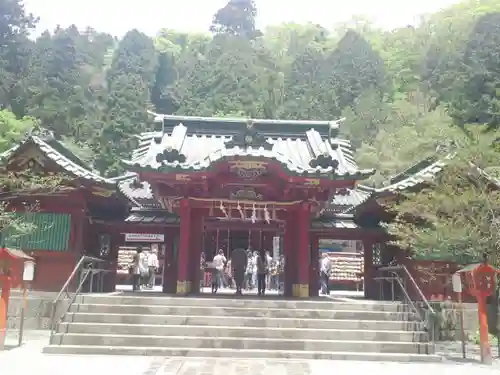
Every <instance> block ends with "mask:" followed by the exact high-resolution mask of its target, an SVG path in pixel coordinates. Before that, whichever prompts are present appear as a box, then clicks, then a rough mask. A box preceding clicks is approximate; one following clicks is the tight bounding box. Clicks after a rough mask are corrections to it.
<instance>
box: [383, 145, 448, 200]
mask: <svg viewBox="0 0 500 375" xmlns="http://www.w3.org/2000/svg"><path fill="white" fill-rule="evenodd" d="M452 157H453V155H451V154H450V155H447V156H446V157H444V158H442V159H438V160H436V158H427V159H424V160H423V161H421V162H419V163H417V164H416V165H414V166H412V167H411V168H409V169H407V170H406V171H404V172H402V173H400V174H399V175H397V176H396V177H394V178H392V179H391V180H390V182H391V183H390V184H389V185H387V186H384V187H381V188H378V189H375V193H384V192H398V191H404V190H407V189H410V188H413V187H415V186H417V185H420V184H422V183H425V182H427V181H430V180H433V179H434V178H435V177H436V175H437V174H439V173H440V172H441V171H442V170H443V169H444V167H445V166H446V165H447V164H448V163H449V161H450V160H451V159H452Z"/></svg>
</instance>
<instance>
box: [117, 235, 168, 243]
mask: <svg viewBox="0 0 500 375" xmlns="http://www.w3.org/2000/svg"><path fill="white" fill-rule="evenodd" d="M164 241H165V235H164V234H155V233H125V242H164Z"/></svg>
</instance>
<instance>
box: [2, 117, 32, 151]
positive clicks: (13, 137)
mask: <svg viewBox="0 0 500 375" xmlns="http://www.w3.org/2000/svg"><path fill="white" fill-rule="evenodd" d="M34 125H35V120H34V119H33V118H30V117H23V118H20V119H18V118H16V116H15V115H14V114H13V113H12V112H9V111H7V110H3V111H0V152H4V151H6V150H7V149H9V148H10V147H12V145H14V144H16V143H17V142H19V141H20V140H21V139H22V137H23V136H24V134H25V133H26V132H27V131H28V130H29V129H31V128H32V127H33V126H34Z"/></svg>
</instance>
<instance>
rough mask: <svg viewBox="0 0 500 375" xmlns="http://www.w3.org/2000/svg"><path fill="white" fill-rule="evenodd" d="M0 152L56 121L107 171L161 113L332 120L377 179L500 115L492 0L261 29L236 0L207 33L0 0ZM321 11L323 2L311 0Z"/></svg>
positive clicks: (499, 36)
mask: <svg viewBox="0 0 500 375" xmlns="http://www.w3.org/2000/svg"><path fill="white" fill-rule="evenodd" d="M0 9H1V10H2V12H4V13H5V14H6V15H8V16H5V17H2V18H1V19H0V77H1V78H0V106H1V109H2V111H1V112H0V124H1V128H0V129H1V134H0V148H1V149H0V151H1V150H5V149H6V148H7V147H8V146H9V145H10V144H12V142H15V141H17V140H18V139H19V138H20V137H21V136H22V134H23V133H24V132H25V131H26V129H28V128H30V127H31V126H33V124H36V123H38V124H40V125H41V126H43V127H45V128H48V129H50V130H53V131H54V133H55V135H56V136H57V137H60V138H61V140H63V141H64V142H65V143H66V144H68V145H69V147H71V148H72V150H75V152H77V153H78V154H79V155H80V156H81V157H82V158H83V159H85V160H87V161H88V162H89V163H90V164H92V166H93V167H94V168H95V169H97V170H99V171H100V172H102V173H104V174H106V175H109V176H113V175H117V174H119V173H121V172H123V170H122V169H121V166H120V163H119V162H118V161H119V160H120V159H121V158H127V157H129V156H130V151H131V149H132V147H133V146H134V139H135V138H134V135H136V134H137V133H138V132H140V131H145V130H151V129H152V126H151V121H152V119H151V118H148V116H147V113H146V111H145V108H148V109H151V110H154V111H157V112H160V113H175V114H184V115H198V116H251V117H255V118H284V119H336V118H339V117H345V118H346V120H345V123H344V125H343V127H342V132H343V133H344V136H345V137H346V138H348V139H350V140H351V141H352V143H353V146H354V147H355V148H356V155H357V158H358V162H359V164H360V165H361V166H362V167H374V168H376V169H377V170H378V171H379V172H378V175H377V176H375V178H374V180H373V183H381V182H382V181H384V180H386V179H387V177H388V176H391V175H394V174H395V173H397V172H399V171H401V170H403V169H405V168H407V167H409V166H411V165H412V164H413V163H415V162H416V161H418V160H420V159H422V158H423V157H425V156H428V155H430V154H433V153H434V152H435V151H436V149H437V148H438V147H439V146H441V145H443V144H447V143H448V142H449V140H450V139H451V138H452V137H453V136H454V133H455V132H457V130H458V129H460V128H465V127H466V126H467V125H469V124H486V125H487V126H488V127H489V128H491V129H495V127H497V126H498V124H499V122H500V117H499V116H500V114H499V113H500V104H499V91H498V90H500V2H498V1H497V0H469V1H463V2H462V3H460V4H457V5H455V6H452V7H450V8H448V9H445V10H443V11H441V12H439V13H436V14H431V15H427V16H424V17H423V19H422V22H421V24H420V25H418V26H415V27H413V26H408V27H404V28H400V29H395V30H390V31H388V30H381V29H378V28H376V27H375V26H373V25H372V24H370V23H369V22H367V21H364V20H362V19H354V20H352V21H350V22H348V23H346V24H342V25H337V26H336V27H335V28H332V29H326V28H324V27H322V26H319V25H313V24H303V25H300V24H282V25H276V26H273V27H269V28H268V29H266V30H257V29H256V27H255V17H256V13H257V11H258V9H256V8H255V5H254V3H253V1H251V0H238V1H237V0H231V1H229V2H228V4H227V5H226V6H225V7H224V8H222V9H220V10H219V11H217V12H216V14H215V15H214V16H213V23H212V27H211V28H210V30H207V33H206V34H203V35H202V34H200V35H195V34H186V33H180V32H177V31H175V30H170V29H168V25H165V27H166V28H165V29H162V30H159V31H158V33H157V35H156V36H155V37H153V38H152V37H149V36H147V35H145V34H143V33H141V32H140V31H138V30H130V31H129V32H128V33H127V34H126V35H125V36H124V37H123V38H122V39H117V38H115V37H113V36H112V35H108V34H104V33H100V32H99V31H98V30H93V29H90V28H88V29H86V30H78V29H77V28H76V27H74V26H72V27H69V28H66V29H64V28H57V29H56V30H51V31H45V32H44V33H43V34H41V35H40V36H39V37H38V38H36V39H33V38H30V32H31V31H32V30H33V27H34V26H35V24H36V22H37V19H36V15H31V14H29V13H28V11H27V10H25V9H24V8H23V6H22V1H20V0H0ZM318 11H321V10H318Z"/></svg>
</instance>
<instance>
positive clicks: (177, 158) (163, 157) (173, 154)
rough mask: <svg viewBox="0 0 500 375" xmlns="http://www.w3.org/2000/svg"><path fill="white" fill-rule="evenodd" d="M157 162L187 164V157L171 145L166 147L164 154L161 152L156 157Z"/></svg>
mask: <svg viewBox="0 0 500 375" xmlns="http://www.w3.org/2000/svg"><path fill="white" fill-rule="evenodd" d="M156 161H157V162H158V163H162V162H165V163H175V162H178V163H185V162H186V155H184V154H182V153H180V152H179V150H177V149H176V148H173V147H172V146H171V145H168V146H167V147H165V149H164V150H163V152H160V153H159V154H157V155H156Z"/></svg>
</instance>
